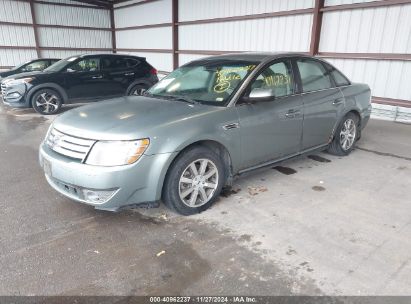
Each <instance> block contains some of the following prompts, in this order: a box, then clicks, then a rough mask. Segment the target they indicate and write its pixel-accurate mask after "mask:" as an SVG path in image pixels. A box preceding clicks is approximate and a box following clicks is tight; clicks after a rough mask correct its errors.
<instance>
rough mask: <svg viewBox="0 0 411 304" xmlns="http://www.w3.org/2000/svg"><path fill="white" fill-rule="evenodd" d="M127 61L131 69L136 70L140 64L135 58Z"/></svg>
mask: <svg viewBox="0 0 411 304" xmlns="http://www.w3.org/2000/svg"><path fill="white" fill-rule="evenodd" d="M126 61H127V66H128V67H129V68H135V67H136V66H138V65H139V64H140V61H138V60H137V59H134V58H126Z"/></svg>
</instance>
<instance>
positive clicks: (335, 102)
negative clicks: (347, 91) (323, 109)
mask: <svg viewBox="0 0 411 304" xmlns="http://www.w3.org/2000/svg"><path fill="white" fill-rule="evenodd" d="M342 102H343V99H342V98H337V99H335V100H334V101H333V105H338V104H340V103H342Z"/></svg>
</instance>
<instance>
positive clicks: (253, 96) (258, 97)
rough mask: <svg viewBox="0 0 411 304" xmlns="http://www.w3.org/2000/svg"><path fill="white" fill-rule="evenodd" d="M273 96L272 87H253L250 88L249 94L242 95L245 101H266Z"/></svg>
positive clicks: (270, 99)
mask: <svg viewBox="0 0 411 304" xmlns="http://www.w3.org/2000/svg"><path fill="white" fill-rule="evenodd" d="M274 98H275V95H274V90H273V89H265V88H264V89H262V88H255V89H253V90H251V92H250V95H249V96H244V97H243V100H244V101H245V102H246V103H256V102H267V101H272V100H273V99H274Z"/></svg>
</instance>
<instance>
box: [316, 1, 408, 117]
mask: <svg viewBox="0 0 411 304" xmlns="http://www.w3.org/2000/svg"><path fill="white" fill-rule="evenodd" d="M353 2H354V1H347V0H345V1H344V0H333V1H331V0H328V1H327V2H326V4H327V5H339V4H350V3H353ZM355 2H357V1H355ZM358 2H360V1H358ZM361 2H366V1H361ZM347 25H349V26H347ZM319 51H320V52H337V53H392V54H410V53H411V3H410V4H404V5H395V6H385V7H378V8H363V9H354V10H343V11H334V12H324V15H323V24H322V31H321V37H320V46H319ZM329 61H330V62H331V63H333V64H334V65H335V66H336V67H337V68H339V69H341V70H342V71H343V72H344V73H345V74H346V75H347V76H348V77H349V78H350V79H352V80H353V81H355V82H365V83H367V84H369V85H370V87H371V89H372V93H373V96H378V97H386V98H393V99H401V100H411V90H410V88H409V83H410V81H411V61H401V60H375V59H329ZM405 112H407V111H406V110H404V109H398V108H397V107H392V106H385V105H378V104H374V115H376V116H382V117H388V118H393V117H400V119H403V120H404V117H405V116H407V115H409V113H408V112H407V113H408V114H405ZM402 116H404V117H402ZM401 117H402V118H401ZM408 119H411V117H409V118H408Z"/></svg>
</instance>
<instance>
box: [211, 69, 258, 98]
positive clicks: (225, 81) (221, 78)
mask: <svg viewBox="0 0 411 304" xmlns="http://www.w3.org/2000/svg"><path fill="white" fill-rule="evenodd" d="M255 67H256V65H247V66H241V67H230V68H227V69H222V70H220V71H217V80H216V84H215V86H214V92H216V93H224V92H225V91H227V90H228V89H229V88H230V87H231V85H232V83H233V82H234V83H236V84H238V83H239V82H240V81H241V80H242V77H241V76H240V74H238V73H239V72H240V73H241V72H246V73H248V72H249V71H252V70H253V69H254V68H255ZM234 88H235V87H234Z"/></svg>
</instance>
